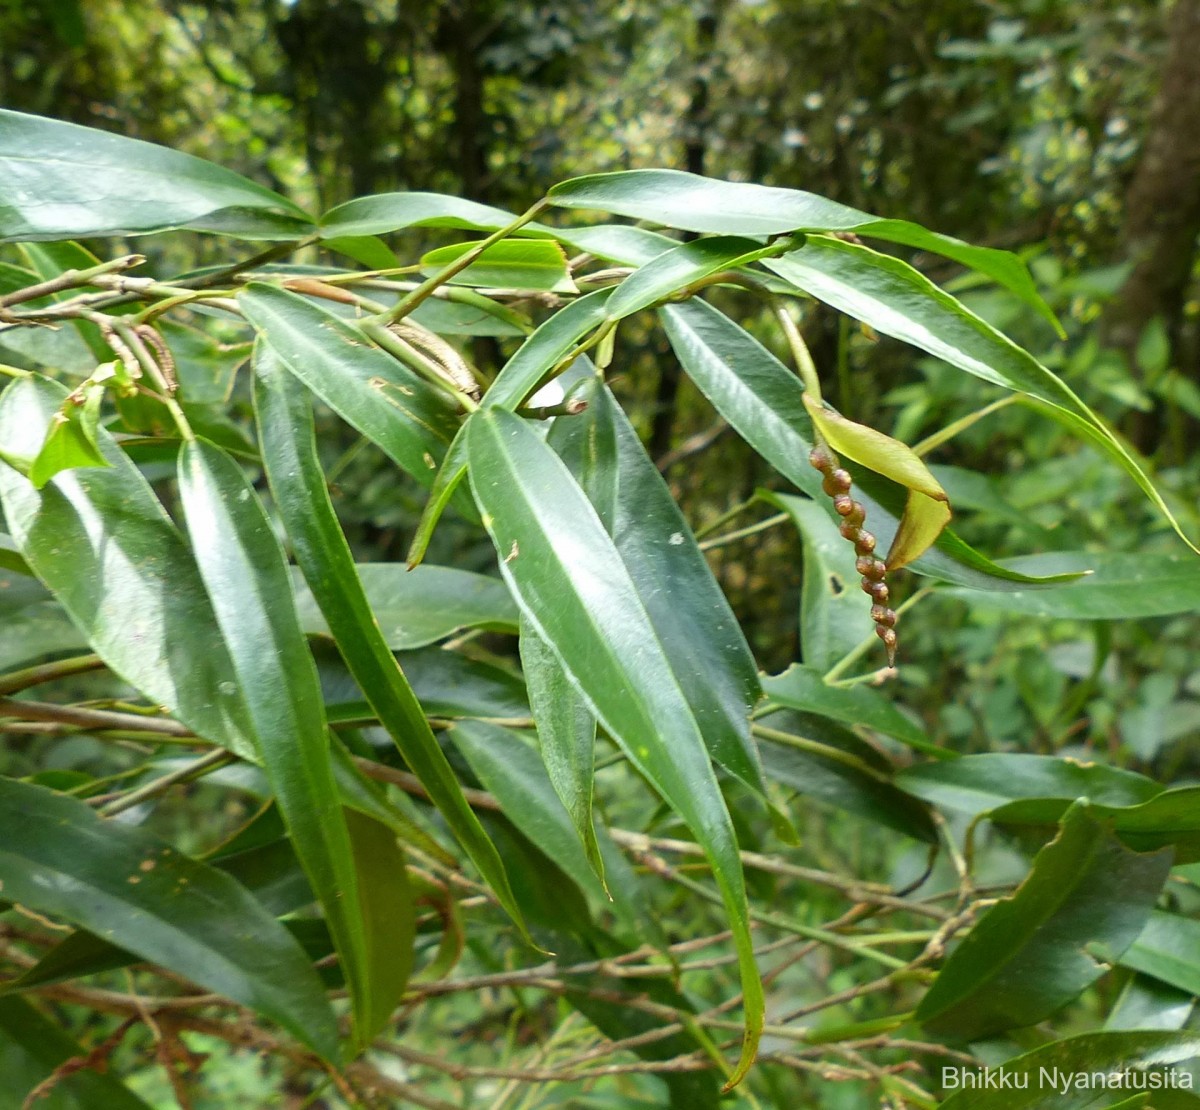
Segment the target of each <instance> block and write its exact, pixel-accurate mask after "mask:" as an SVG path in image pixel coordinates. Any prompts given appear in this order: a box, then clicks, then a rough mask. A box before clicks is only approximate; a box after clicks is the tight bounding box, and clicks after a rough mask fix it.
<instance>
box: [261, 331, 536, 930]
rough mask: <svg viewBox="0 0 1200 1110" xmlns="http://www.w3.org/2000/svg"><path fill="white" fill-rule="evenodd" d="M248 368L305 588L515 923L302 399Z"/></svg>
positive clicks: (507, 893)
mask: <svg viewBox="0 0 1200 1110" xmlns="http://www.w3.org/2000/svg"><path fill="white" fill-rule="evenodd" d="M255 370H256V379H255V393H254V400H255V407H256V411H257V415H258V429H259V436H260V438H261V443H262V454H263V461H264V463H265V465H266V469H267V478H268V480H269V481H270V483H271V490H272V492H273V493H274V495H275V501H276V504H277V505H278V507H279V512H280V515H281V516H282V518H283V522H284V527H285V528H286V529H287V532H288V535H289V537H290V539H291V541H292V547H293V550H294V551H295V555H296V561H297V562H298V563H299V564H300V568H301V570H303V572H304V575H305V578H306V579H307V580H308V585H309V589H310V590H312V594H313V597H314V599H315V601H316V602H317V605H318V606H319V607H320V609H321V611H322V613H323V614H324V617H325V619H326V621H328V623H329V628H330V631H331V632H332V633H333V637H334V639H335V640H336V642H337V645H338V648H339V650H340V651H341V653H342V655H343V657H344V659H345V660H346V664H347V666H349V668H350V671H351V673H352V674H353V676H354V678H355V679H356V680H357V681H358V684H359V686H360V687H361V689H362V691H363V693H364V695H365V696H366V697H367V699H368V700H369V701H370V704H371V708H372V709H373V710H374V711H375V713H376V714H378V716H379V720H380V722H381V723H382V724H383V726H384V728H386V729H387V730H388V732H389V734H390V735H391V737H392V739H393V740H394V741H395V743H396V746H397V748H398V749H399V751H400V753H401V754H402V755H403V756H404V760H405V762H406V763H407V764H408V765H409V767H411V768H412V770H413V773H414V774H416V776H417V777H418V778H419V779H420V780H421V782H422V784H423V785H424V786H425V789H426V790H427V791H428V792H429V797H430V800H431V801H432V802H433V804H434V805H436V806H437V807H438V809H439V810H440V811H441V813H442V815H443V817H444V818H445V819H446V823H447V825H449V827H450V830H451V831H452V832H453V833H454V835H455V836H456V837H457V838H458V841H459V843H460V844H462V846H463V848H464V849H465V850H466V852H467V853H468V854H469V855H470V857H471V859H472V860H473V861H474V863H475V865H476V866H477V867H478V868H479V871H480V873H481V874H482V875H483V877H484V879H486V880H487V882H488V883H489V884H490V885H491V887H492V889H493V890H494V891H495V892H496V896H497V897H498V898H499V899H500V901H501V904H502V905H503V906H504V908H505V909H506V910H507V911H508V912H509V913H510V914H511V915H512V916H513V918H514V920H516V921H518V922H520V920H521V919H520V913H519V911H518V910H517V907H516V903H515V901H514V900H513V897H512V892H511V890H510V888H509V883H508V877H507V875H506V873H505V870H504V864H503V863H502V862H501V860H500V857H499V855H498V854H497V852H496V848H495V846H494V845H493V844H492V842H491V840H490V839H489V838H488V836H487V833H486V832H484V830H483V827H482V826H481V825H480V823H479V819H478V818H477V817H476V816H475V814H474V813H473V812H472V811H471V808H470V806H468V805H467V802H466V799H465V798H464V797H463V793H462V789H461V787H460V786H459V784H458V780H457V779H456V778H455V776H454V772H453V770H452V769H451V767H450V764H449V763H448V762H447V760H446V756H445V754H444V753H443V752H442V749H441V747H440V746H439V745H438V742H437V740H436V739H435V738H434V735H433V732H432V731H431V730H430V727H429V722H428V720H426V717H425V713H424V711H423V710H422V708H421V705H420V703H419V702H418V701H417V697H416V695H415V694H414V693H413V690H412V687H411V686H409V683H408V680H407V679H406V678H405V675H404V671H402V670H401V668H400V666H398V665H397V662H396V659H395V657H394V656H393V655H392V653H391V650H390V649H389V647H388V644H387V640H386V639H385V637H384V634H383V632H382V631H381V629H380V628H379V626H378V625H377V624H376V623H375V619H374V616H373V613H372V609H371V602H370V600H369V599H368V597H367V595H366V594H365V593H364V591H363V586H362V583H361V581H360V580H359V578H358V575H357V573H356V571H355V566H354V557H353V556H352V555H351V553H350V547H349V545H348V544H347V542H346V538H345V536H344V535H343V533H342V530H341V526H340V525H339V524H338V521H337V516H336V514H335V513H334V510H333V505H332V503H331V502H330V500H329V494H328V492H327V491H326V487H325V477H324V474H323V473H322V471H321V467H320V462H319V460H318V458H317V454H316V444H315V439H314V433H313V418H312V409H311V406H310V404H309V401H308V398H307V396H305V395H304V393H303V391H302V390H301V389H300V388H299V387H298V386H297V384H296V383H295V382H293V381H291V380H290V379H289V378H288V377H287V376H286V375H285V374H284V373H283V372H282V370H281V368H280V367H279V364H278V362H277V360H276V359H275V357H274V355H273V354H272V352H271V349H270V348H269V347H267V346H265V345H263V346H260V347H259V349H258V350H257V352H256V359H255ZM448 654H449V653H447V652H440V651H439V652H437V655H438V656H446V655H448Z"/></svg>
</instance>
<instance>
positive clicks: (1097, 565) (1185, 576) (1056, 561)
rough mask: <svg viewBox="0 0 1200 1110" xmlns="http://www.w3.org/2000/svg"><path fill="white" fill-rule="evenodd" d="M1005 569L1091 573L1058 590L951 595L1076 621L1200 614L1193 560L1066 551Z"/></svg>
mask: <svg viewBox="0 0 1200 1110" xmlns="http://www.w3.org/2000/svg"><path fill="white" fill-rule="evenodd" d="M1005 565H1006V566H1010V567H1012V568H1014V569H1016V570H1020V571H1023V572H1025V573H1027V574H1045V573H1051V574H1053V573H1059V572H1063V571H1071V570H1086V571H1090V572H1091V573H1090V574H1088V575H1087V576H1086V577H1083V578H1080V579H1079V580H1078V581H1076V582H1073V583H1071V584H1069V585H1065V586H1059V587H1056V588H1054V589H1044V590H1043V589H1038V590H1020V589H1018V590H1014V591H1012V592H1007V591H1006V592H1004V593H999V592H995V591H991V590H988V591H975V590H971V591H967V590H950V591H948V592H949V593H951V594H953V596H955V597H961V598H962V599H963V600H964V601H967V602H969V603H970V604H972V605H978V606H981V607H983V608H986V609H1000V610H1003V611H1004V612H1010V613H1027V614H1029V615H1030V616H1036V617H1065V618H1069V619H1074V620H1139V619H1141V618H1143V617H1159V616H1166V615H1168V614H1171V613H1194V612H1196V610H1197V609H1200V564H1197V561H1196V558H1195V556H1193V555H1187V554H1157V553H1154V552H1145V553H1133V554H1123V553H1117V552H1097V553H1092V552H1083V551H1078V552H1073V551H1064V552H1054V553H1051V554H1046V555H1026V556H1023V557H1021V558H1019V559H1008V560H1005Z"/></svg>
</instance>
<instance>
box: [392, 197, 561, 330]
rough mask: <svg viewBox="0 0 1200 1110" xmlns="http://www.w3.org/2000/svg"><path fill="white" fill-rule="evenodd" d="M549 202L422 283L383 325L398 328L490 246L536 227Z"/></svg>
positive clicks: (477, 245) (401, 299)
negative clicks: (413, 311) (399, 324)
mask: <svg viewBox="0 0 1200 1110" xmlns="http://www.w3.org/2000/svg"><path fill="white" fill-rule="evenodd" d="M549 203H550V202H549V200H547V199H546V198H545V197H543V198H542V199H541V200H539V201H538V202H537V204H535V205H534V206H533V207H532V208H529V209H527V210H526V211H525V212H523V213H522V214H521V215H520V216H518V217H517V218H516V219H515V220H513V222H512V223H511V224H507V225H506V226H504V227H502V228H501V229H500V230H499V231H496V232H493V233H492V234H491V235H489V236H488V237H487V238H486V239H483V240H481V241H480V242H478V243H477V244H476V245H475V246H474V247H472V248H471V249H470V250H469V251H466V252H464V253H463V254H461V255H459V257H458V258H456V259H455V260H454V261H453V262H451V263H449V264H448V265H446V266H443V267H442V268H441V269H440V270H439V271H438V272H437V273H436V274H434V275H433V276H432V277H430V278H427V279H426V280H425V281H423V282H421V284H420V285H418V286H417V287H416V289H414V290H413V291H412V292H411V293H409V294H408V295H407V296H405V297H401V298H400V300H399V301H397V302H396V303H395V304H394V305H393V306H392V307H391V308H389V309H388V310H387V312H385V313H383V314H381V315H380V316H379V318H378V319H379V322H380V323H381V324H384V325H386V324H394V323H396V322H397V321H398V320H403V319H404V317H405V316H407V315H408V314H409V313H410V312H412V310H413V309H414V308H416V307H417V306H418V305H419V304H421V303H422V302H424V301H425V300H427V299H428V298H429V297H431V296H433V294H434V293H435V292H436V291H437V289H438V288H439V287H440V286H442V285H445V284H446V282H448V281H449V280H450V279H451V278H452V277H454V276H455V275H456V274H460V273H462V271H463V270H465V269H466V268H467V267H468V266H470V265H471V263H472V262H474V261H475V260H476V259H478V258H479V256H480V255H481V254H483V252H484V251H485V250H487V249H488V247H490V246H494V245H495V244H496V243H498V242H500V240H501V239H505V238H507V237H508V236H509V235H511V234H512V233H513V232H514V231H519V230H520V229H521V228H523V227H524V226H525V225H526V224H528V223H532V222H533V220H534V219H535V218H536V217H537V216H538V215H540V214H541V212H542V210H543V209H545V208H546V207H547V206H548V205H549Z"/></svg>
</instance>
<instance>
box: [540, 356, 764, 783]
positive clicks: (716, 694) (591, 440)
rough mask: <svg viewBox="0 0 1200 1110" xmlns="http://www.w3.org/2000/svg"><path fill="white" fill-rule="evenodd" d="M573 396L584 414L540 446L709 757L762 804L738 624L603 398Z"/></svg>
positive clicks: (593, 387) (628, 432) (628, 428)
mask: <svg viewBox="0 0 1200 1110" xmlns="http://www.w3.org/2000/svg"><path fill="white" fill-rule="evenodd" d="M574 396H577V397H579V398H581V399H582V400H585V401H587V402H588V408H587V409H586V410H585V411H584V412H583V413H582V414H581V415H579V416H575V417H560V418H559V419H558V420H556V421H555V424H554V427H553V428H552V429H551V432H550V435H549V437H548V440H547V442H548V443H549V444H550V445H551V446H553V447H554V448H555V449H556V450H557V451H558V453H559V455H560V456H562V457H564V458H565V460H566V461H567V464H568V468H569V469H570V470H571V471H572V473H573V474H574V475H575V478H576V480H577V481H578V482H579V484H580V486H581V488H582V489H583V490H584V492H585V493H586V494H587V495H588V499H589V500H590V501H591V503H592V507H593V508H594V509H595V510H596V512H597V515H598V516H599V518H600V521H601V523H602V524H604V526H605V529H606V531H608V533H609V534H610V535H611V536H612V538H613V542H614V543H615V544H616V548H617V551H618V553H619V554H620V556H621V560H622V561H623V562H624V564H625V570H626V571H627V573H628V574H629V577H630V578H631V579H632V580H633V584H634V587H635V588H636V590H637V595H638V598H639V599H640V601H641V603H642V606H643V607H644V608H645V610H646V613H647V614H648V616H649V617H650V622H651V624H652V625H653V626H654V631H655V634H656V635H657V637H658V640H659V643H661V644H662V647H663V651H664V652H665V653H666V656H667V659H668V661H669V662H670V665H671V669H672V671H673V673H674V675H675V679H676V681H677V682H678V684H679V688H680V689H681V690H682V691H683V695H684V697H685V698H687V702H688V705H689V706H690V707H691V710H692V714H693V715H694V717H695V719H696V723H697V724H698V725H699V726H700V732H701V734H702V735H703V737H704V742H705V744H706V745H707V747H708V750H709V754H711V755H712V757H713V758H714V759H715V760H716V761H717V762H718V763H719V764H720V765H721V766H722V767H724V768H725V769H726V770H727V771H729V773H730V774H732V775H734V776H736V777H737V778H738V779H739V780H741V781H742V782H743V783H744V784H745V785H746V786H748V787H749V788H750V789H751V790H753V791H755V792H756V793H758V794H759V795H760V796H763V797H765V794H766V791H765V786H764V783H763V776H762V768H761V765H760V763H759V759H758V753H757V751H756V749H755V747H754V744H753V742H752V741H751V739H750V725H749V717H750V709H751V707H752V706H753V705H754V703H755V702H756V701H758V699H759V696H760V694H761V689H760V687H759V683H758V667H757V665H756V664H755V662H754V657H753V656H752V655H751V653H750V648H749V647H748V646H747V644H746V640H745V637H744V636H743V635H742V630H741V626H740V625H739V624H738V621H737V618H736V617H735V616H734V615H733V611H732V610H731V609H730V607H729V602H728V601H726V599H725V595H724V594H723V593H722V592H721V588H720V586H718V585H717V582H716V579H715V578H714V577H713V574H712V571H711V570H710V569H709V566H708V563H707V562H706V560H705V558H704V555H703V553H702V552H701V551H700V548H699V547H698V546H697V544H696V538H695V536H694V535H693V534H692V530H691V528H690V526H689V525H688V523H687V521H686V519H685V518H684V516H683V513H682V512H680V509H679V506H678V505H677V504H676V503H675V499H674V498H673V497H672V496H671V491H670V489H669V488H668V487H667V484H666V482H665V481H664V480H663V478H662V475H661V474H660V473H659V472H658V468H657V467H656V466H655V465H654V463H653V462H652V461H651V460H650V457H649V456H648V455H647V454H646V450H645V448H644V447H643V446H642V443H641V440H639V439H638V436H637V433H636V432H635V431H634V429H633V426H632V425H631V424H630V423H629V420H628V418H627V417H626V416H625V413H624V412H623V411H622V410H621V408H620V406H619V405H618V404H617V403H616V401H615V399H614V398H613V396H612V393H611V392H610V391H609V390H608V388H607V387H605V386H603V385H602V384H601V383H600V382H599V380H598V379H594V378H593V379H592V380H591V381H588V382H585V383H584V385H583V387H582V388H581V389H580V390H578V391H577V392H576V393H575V394H574Z"/></svg>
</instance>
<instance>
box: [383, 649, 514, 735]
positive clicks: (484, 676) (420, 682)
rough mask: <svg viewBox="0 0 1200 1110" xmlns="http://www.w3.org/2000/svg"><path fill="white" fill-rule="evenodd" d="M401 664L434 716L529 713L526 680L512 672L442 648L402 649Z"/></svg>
mask: <svg viewBox="0 0 1200 1110" xmlns="http://www.w3.org/2000/svg"><path fill="white" fill-rule="evenodd" d="M399 663H400V666H401V667H402V668H403V669H404V673H405V674H406V675H407V676H408V680H409V682H411V683H412V687H413V690H414V691H415V692H416V695H417V698H418V700H419V701H420V703H421V705H422V706H423V707H424V709H425V712H426V713H428V714H430V715H431V716H435V717H497V718H500V717H510V718H527V717H528V716H529V702H528V700H527V698H526V695H525V683H524V682H522V681H521V678H520V676H518V675H516V674H514V673H513V672H512V671H509V670H505V669H503V668H501V667H497V666H495V665H493V664H491V663H484V662H481V661H480V660H478V659H468V658H467V657H466V656H465V655H460V654H459V653H458V652H456V651H443V650H442V649H441V648H425V649H424V650H422V651H406V652H403V653H402V654H401V655H400V657H399Z"/></svg>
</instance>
